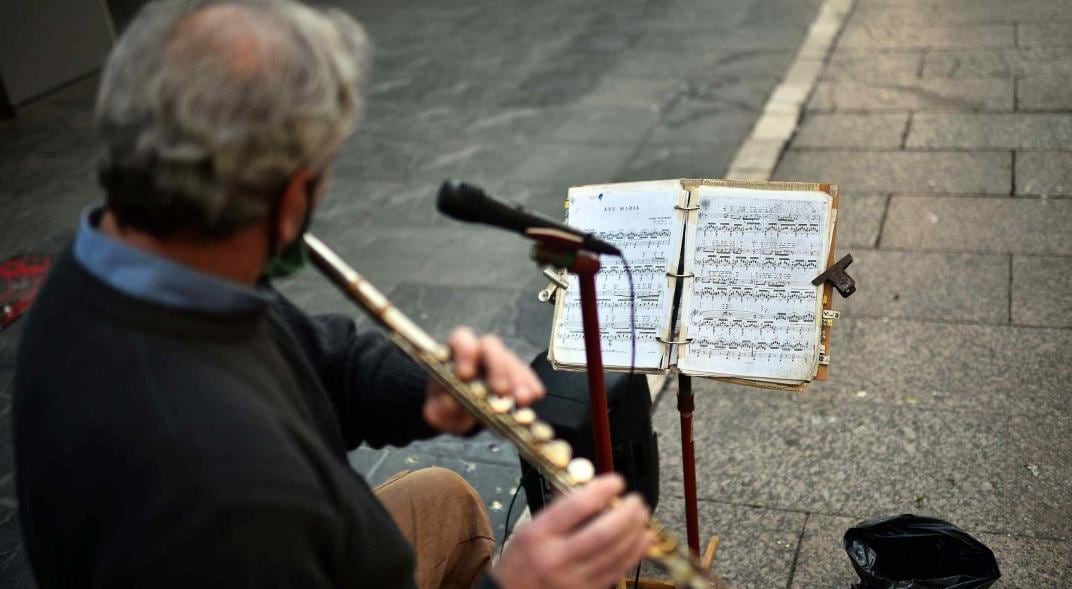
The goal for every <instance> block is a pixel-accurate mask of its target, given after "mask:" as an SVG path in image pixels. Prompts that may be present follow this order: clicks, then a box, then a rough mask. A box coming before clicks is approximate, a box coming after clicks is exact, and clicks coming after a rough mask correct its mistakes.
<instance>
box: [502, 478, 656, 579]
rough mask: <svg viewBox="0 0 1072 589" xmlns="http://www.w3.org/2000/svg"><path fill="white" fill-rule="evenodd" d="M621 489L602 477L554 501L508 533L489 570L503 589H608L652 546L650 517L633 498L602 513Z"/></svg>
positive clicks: (613, 480) (617, 482) (619, 482)
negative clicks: (499, 555)
mask: <svg viewBox="0 0 1072 589" xmlns="http://www.w3.org/2000/svg"><path fill="white" fill-rule="evenodd" d="M624 489H625V483H624V482H622V479H621V477H619V476H618V475H613V474H612V475H604V476H600V477H598V478H596V479H595V480H593V481H592V482H591V483H589V484H588V485H586V486H584V487H582V488H581V489H580V490H578V491H575V492H573V493H571V494H569V495H566V496H564V497H561V498H559V499H558V500H556V501H555V502H554V503H553V504H552V505H551V506H550V507H548V508H547V509H545V510H543V511H542V512H540V513H539V514H537V515H536V517H535V518H534V519H533V520H532V522H530V523H529V524H528V525H525V526H523V527H521V528H519V529H518V530H517V532H516V533H514V537H513V540H512V541H511V543H510V545H509V547H508V548H507V549H506V552H505V553H504V554H503V556H502V558H500V559H499V563H498V565H497V566H496V567H495V569H494V570H493V571H492V573H491V574H492V576H493V577H494V578H495V580H496V582H498V584H499V585H500V586H501V587H502V588H503V589H590V588H593V587H597V588H598V587H611V586H613V585H614V584H615V583H617V582H618V580H619V579H621V577H622V575H624V574H626V573H627V572H628V571H629V570H631V569H632V568H633V567H635V566H636V564H637V562H638V561H639V560H640V559H641V558H642V557H643V556H644V554H645V553H646V552H647V551H648V548H650V547H651V546H652V544H654V542H655V535H654V533H652V532H651V531H649V530H648V529H647V524H648V519H649V518H650V515H651V514H650V513H649V512H648V508H647V507H645V505H644V501H643V500H641V498H640V497H639V496H638V495H636V494H630V495H629V496H627V497H625V498H624V499H623V500H622V501H621V502H620V503H618V505H616V506H614V507H612V508H611V509H608V510H607V511H603V509H605V508H606V507H607V505H608V504H609V503H610V501H611V499H612V498H614V497H616V496H618V494H619V493H621V492H622V491H623V490H624Z"/></svg>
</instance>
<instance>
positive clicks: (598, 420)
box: [525, 229, 614, 474]
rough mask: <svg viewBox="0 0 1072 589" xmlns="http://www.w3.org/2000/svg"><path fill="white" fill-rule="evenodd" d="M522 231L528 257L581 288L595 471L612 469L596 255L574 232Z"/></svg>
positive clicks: (597, 258)
mask: <svg viewBox="0 0 1072 589" xmlns="http://www.w3.org/2000/svg"><path fill="white" fill-rule="evenodd" d="M525 234H526V235H527V236H528V237H529V238H531V239H534V240H536V242H537V244H536V245H535V246H533V248H532V258H533V259H534V260H536V262H538V263H540V264H550V265H552V266H557V267H559V268H565V269H566V270H567V271H569V272H571V273H573V274H576V275H577V279H578V281H579V282H580V291H581V323H582V326H583V327H584V353H585V359H586V361H587V369H586V372H587V374H588V399H589V403H590V410H591V412H592V441H593V446H594V447H595V450H596V471H597V472H599V473H600V474H603V473H608V472H613V471H614V455H613V454H612V452H611V439H610V416H609V411H608V409H607V388H606V384H605V382H604V380H603V349H602V347H601V345H600V342H599V302H598V296H597V294H596V273H597V272H599V257H598V256H597V255H596V254H593V253H592V252H589V251H586V250H584V249H582V248H581V239H580V238H579V237H577V236H576V235H573V234H570V233H566V232H563V231H557V230H554V229H529V230H528V231H526V232H525Z"/></svg>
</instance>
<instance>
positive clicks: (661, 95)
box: [580, 76, 683, 108]
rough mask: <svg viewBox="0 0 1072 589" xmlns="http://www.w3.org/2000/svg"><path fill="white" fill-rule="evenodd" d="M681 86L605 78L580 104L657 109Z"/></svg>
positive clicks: (630, 79) (659, 82)
mask: <svg viewBox="0 0 1072 589" xmlns="http://www.w3.org/2000/svg"><path fill="white" fill-rule="evenodd" d="M682 86H683V83H682V82H679V81H677V80H664V79H659V80H649V79H646V78H616V77H611V76H605V77H603V78H602V79H601V80H600V81H599V84H598V85H597V86H596V87H595V88H593V89H592V91H591V92H589V93H588V94H586V95H585V96H584V97H583V98H581V101H580V103H581V104H592V105H598V106H621V107H633V108H659V107H660V106H662V105H663V104H665V103H666V102H667V101H669V100H670V99H671V98H673V97H674V95H675V94H677V93H678V91H679V90H680V88H681V87H682Z"/></svg>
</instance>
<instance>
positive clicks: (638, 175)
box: [614, 143, 736, 182]
mask: <svg viewBox="0 0 1072 589" xmlns="http://www.w3.org/2000/svg"><path fill="white" fill-rule="evenodd" d="M735 153H736V147H735V146H734V147H730V146H725V145H712V144H703V143H695V144H689V143H678V144H654V143H649V144H646V145H644V146H643V147H641V148H640V149H639V150H638V151H637V152H636V154H634V155H633V157H632V159H630V161H629V164H628V165H627V166H626V167H625V169H624V170H622V171H621V172H620V173H618V175H617V176H616V177H615V178H614V179H615V180H616V181H619V182H629V181H634V180H635V181H640V180H654V179H664V178H715V177H718V176H721V175H722V174H723V172H724V171H725V170H726V168H727V167H728V166H729V164H730V162H731V161H732V160H733V156H734V154H735Z"/></svg>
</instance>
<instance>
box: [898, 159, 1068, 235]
mask: <svg viewBox="0 0 1072 589" xmlns="http://www.w3.org/2000/svg"><path fill="white" fill-rule="evenodd" d="M995 155H996V154H995ZM1002 155H1004V154H1002ZM1070 223H1072V201H1067V200H1055V199H1050V200H1028V199H1011V198H983V197H979V198H976V197H970V198H940V197H915V196H898V195H894V196H893V198H892V199H891V200H890V208H889V211H888V213H887V216H886V224H885V226H884V227H883V230H882V241H881V246H882V247H891V248H899V249H918V250H945V251H958V252H979V253H1028V254H1063V255H1064V254H1069V253H1072V233H1070V232H1068V231H1067V228H1068V227H1069V226H1070V225H1069V224H1070Z"/></svg>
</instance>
